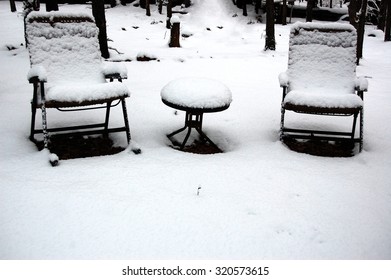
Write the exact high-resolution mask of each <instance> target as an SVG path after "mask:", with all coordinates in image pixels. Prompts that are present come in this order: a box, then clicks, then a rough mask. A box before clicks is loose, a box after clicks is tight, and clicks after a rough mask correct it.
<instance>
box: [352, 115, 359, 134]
mask: <svg viewBox="0 0 391 280" xmlns="http://www.w3.org/2000/svg"><path fill="white" fill-rule="evenodd" d="M357 116H358V113H355V114H354V115H353V125H352V134H351V138H352V139H354V135H355V134H356V125H357Z"/></svg>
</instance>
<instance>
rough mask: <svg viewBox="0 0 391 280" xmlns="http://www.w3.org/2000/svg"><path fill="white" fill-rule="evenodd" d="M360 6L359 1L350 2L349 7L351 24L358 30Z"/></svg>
mask: <svg viewBox="0 0 391 280" xmlns="http://www.w3.org/2000/svg"><path fill="white" fill-rule="evenodd" d="M358 6H359V5H358V0H350V2H349V6H348V12H349V22H350V24H351V25H353V26H354V27H355V28H356V29H357V27H358V19H357V11H358Z"/></svg>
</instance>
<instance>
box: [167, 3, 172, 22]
mask: <svg viewBox="0 0 391 280" xmlns="http://www.w3.org/2000/svg"><path fill="white" fill-rule="evenodd" d="M171 17H172V0H168V2H167V21H166V28H167V29H170V28H171Z"/></svg>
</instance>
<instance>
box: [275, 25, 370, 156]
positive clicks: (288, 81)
mask: <svg viewBox="0 0 391 280" xmlns="http://www.w3.org/2000/svg"><path fill="white" fill-rule="evenodd" d="M356 42H357V35H356V30H355V29H354V27H353V26H351V25H349V24H340V23H328V24H319V23H296V24H295V25H293V27H292V28H291V32H290V41H289V60H288V70H287V71H286V72H284V73H281V74H280V75H279V82H280V86H281V87H282V88H283V96H282V105H281V127H280V139H281V140H283V139H284V138H287V137H290V138H293V139H321V140H327V141H347V142H350V143H359V151H361V150H362V146H363V125H364V120H363V106H364V101H363V97H364V95H363V93H364V92H365V91H367V88H368V82H367V80H366V79H365V78H363V77H356V74H355V73H356V64H355V62H356ZM286 111H292V112H295V113H301V114H312V115H327V116H340V117H341V116H345V117H346V116H352V117H353V123H352V127H351V129H343V130H344V131H341V130H342V129H341V128H340V127H339V128H338V129H335V130H334V129H333V128H331V129H330V128H327V129H325V130H323V129H320V130H319V129H312V128H311V129H308V128H307V127H306V128H304V127H303V126H300V125H297V124H296V127H286V126H285V122H286V116H285V114H286ZM293 115H294V114H293ZM358 117H359V133H358V135H357V136H356V126H357V119H358ZM313 120H314V121H315V118H313ZM317 120H318V119H317ZM337 120H342V119H335V121H336V122H334V124H335V126H337V125H336V124H337ZM319 125H320V126H322V124H319V123H317V126H319Z"/></svg>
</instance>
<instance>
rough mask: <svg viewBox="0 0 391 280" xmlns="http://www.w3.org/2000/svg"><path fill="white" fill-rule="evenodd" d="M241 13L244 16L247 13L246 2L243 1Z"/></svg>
mask: <svg viewBox="0 0 391 280" xmlns="http://www.w3.org/2000/svg"><path fill="white" fill-rule="evenodd" d="M242 5H243V15H244V16H245V17H246V16H247V15H248V13H247V2H246V1H243V4H242Z"/></svg>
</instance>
